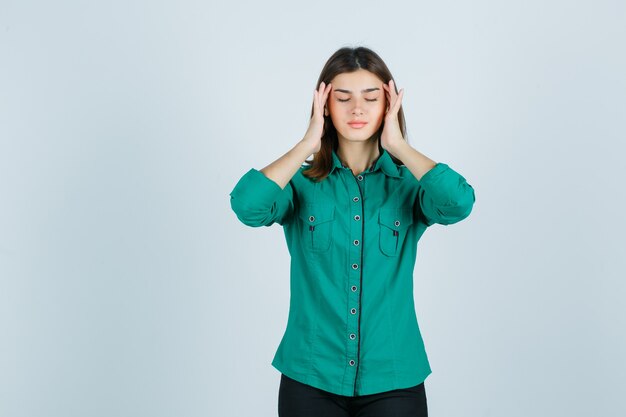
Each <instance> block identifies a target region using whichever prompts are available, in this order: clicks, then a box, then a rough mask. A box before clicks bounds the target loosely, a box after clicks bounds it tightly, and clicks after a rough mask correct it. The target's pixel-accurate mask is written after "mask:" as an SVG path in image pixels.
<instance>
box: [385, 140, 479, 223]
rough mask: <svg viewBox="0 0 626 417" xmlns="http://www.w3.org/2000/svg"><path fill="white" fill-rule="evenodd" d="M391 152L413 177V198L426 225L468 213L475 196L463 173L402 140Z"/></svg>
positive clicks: (467, 214)
mask: <svg viewBox="0 0 626 417" xmlns="http://www.w3.org/2000/svg"><path fill="white" fill-rule="evenodd" d="M393 154H394V156H396V157H397V158H398V159H400V160H401V161H402V162H403V163H404V165H405V166H406V167H407V168H408V170H409V171H410V172H411V174H413V176H414V177H415V179H416V180H417V183H418V190H417V202H418V206H419V208H420V209H421V212H422V214H423V215H424V217H425V220H426V225H427V226H431V225H432V224H434V223H439V224H442V225H448V224H453V223H457V222H459V221H461V220H463V219H464V218H466V217H467V216H469V214H470V212H471V211H472V208H473V206H474V202H475V201H476V196H475V194H474V188H473V187H472V186H471V185H470V184H468V183H467V181H466V180H465V178H464V177H463V176H461V175H460V174H459V173H458V172H456V171H454V170H453V169H452V168H450V167H449V166H448V165H447V164H444V163H441V162H435V161H433V160H432V159H430V158H428V157H426V156H425V155H423V154H422V153H420V152H418V151H417V150H415V149H413V148H412V147H411V145H409V143H408V142H406V141H401V142H399V143H398V145H397V146H396V148H395V149H394V151H393Z"/></svg>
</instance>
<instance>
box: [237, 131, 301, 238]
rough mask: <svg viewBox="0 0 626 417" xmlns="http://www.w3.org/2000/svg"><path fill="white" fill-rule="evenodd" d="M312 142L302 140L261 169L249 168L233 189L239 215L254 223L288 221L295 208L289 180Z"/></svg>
mask: <svg viewBox="0 0 626 417" xmlns="http://www.w3.org/2000/svg"><path fill="white" fill-rule="evenodd" d="M311 149H312V148H311V144H310V142H308V141H305V140H302V141H300V142H298V143H297V144H296V145H295V146H294V147H293V148H292V149H290V150H289V151H288V152H287V153H286V154H284V155H283V156H281V157H280V158H279V159H277V160H276V161H274V162H272V163H271V164H269V165H268V166H266V167H265V168H263V169H261V170H257V169H254V168H252V169H250V170H249V171H248V172H247V173H246V174H245V175H244V176H243V177H241V179H240V180H239V182H237V184H236V185H235V188H234V189H233V191H231V193H230V205H231V208H232V209H233V211H234V212H235V214H236V215H237V218H238V219H239V220H240V221H241V222H242V223H244V224H245V225H248V226H252V227H259V226H271V225H272V224H274V223H278V224H280V225H282V224H284V223H286V222H288V221H289V220H290V218H291V215H292V214H293V210H294V198H293V189H292V187H291V184H290V183H289V181H290V180H291V178H292V177H293V176H294V175H295V173H296V172H297V171H298V169H299V168H300V167H301V166H302V163H303V162H304V161H305V160H306V158H307V157H308V156H309V155H311V153H312V151H311Z"/></svg>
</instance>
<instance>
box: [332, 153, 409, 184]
mask: <svg viewBox="0 0 626 417" xmlns="http://www.w3.org/2000/svg"><path fill="white" fill-rule="evenodd" d="M332 152H333V166H332V167H331V169H330V172H331V173H332V172H333V171H334V170H335V168H346V166H345V165H343V163H342V162H341V159H339V156H338V155H337V152H335V150H334V149H333V150H332ZM379 169H380V170H382V171H383V172H384V173H385V174H386V175H387V176H390V177H395V178H400V175H399V174H398V166H397V165H396V163H395V162H393V159H391V155H389V153H388V152H387V150H386V149H384V148H383V149H382V153H381V154H380V156H379V157H378V158H377V159H376V160H375V161H374V163H373V164H372V165H371V166H370V167H369V168H368V169H367V170H366V171H367V172H374V171H378V170H379Z"/></svg>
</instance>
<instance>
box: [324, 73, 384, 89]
mask: <svg viewBox="0 0 626 417" xmlns="http://www.w3.org/2000/svg"><path fill="white" fill-rule="evenodd" d="M330 83H331V84H332V89H333V90H334V89H337V88H339V89H344V90H350V91H352V92H353V93H354V92H356V93H360V92H361V90H363V89H365V88H371V87H379V88H382V83H383V81H382V80H381V79H380V78H378V76H376V75H375V74H373V73H371V72H369V71H367V70H364V69H362V68H361V69H358V70H356V71H354V72H344V73H342V74H338V75H336V76H335V78H333V79H332V80H331V82H330Z"/></svg>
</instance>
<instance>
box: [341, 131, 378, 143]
mask: <svg viewBox="0 0 626 417" xmlns="http://www.w3.org/2000/svg"><path fill="white" fill-rule="evenodd" d="M339 133H340V134H341V135H342V136H343V137H344V138H346V139H347V140H350V141H355V142H365V141H367V140H368V139H371V138H372V136H374V135H376V131H373V132H354V133H352V132H351V133H345V134H343V133H341V132H339Z"/></svg>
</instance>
